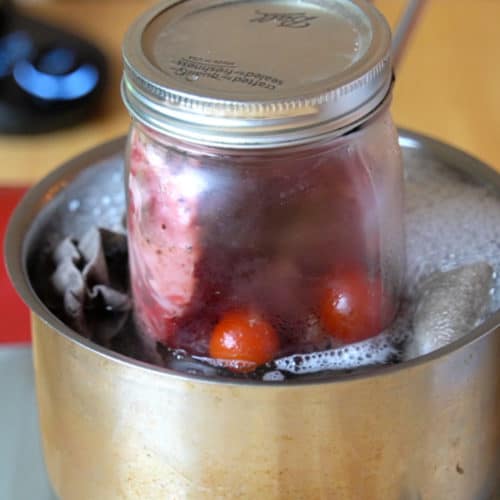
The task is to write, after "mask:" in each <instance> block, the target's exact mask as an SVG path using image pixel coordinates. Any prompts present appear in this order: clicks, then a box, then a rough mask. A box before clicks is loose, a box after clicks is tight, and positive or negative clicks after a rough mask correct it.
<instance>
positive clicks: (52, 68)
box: [37, 47, 77, 75]
mask: <svg viewBox="0 0 500 500" xmlns="http://www.w3.org/2000/svg"><path fill="white" fill-rule="evenodd" d="M76 58H77V55H76V54H75V52H74V51H73V50H70V49H67V48H64V47H56V48H55V49H52V50H48V51H47V52H45V54H42V56H41V57H40V59H39V61H38V64H37V68H38V70H39V71H41V72H42V73H47V74H49V75H64V74H66V73H69V72H70V71H71V70H72V69H73V68H74V66H75V62H76Z"/></svg>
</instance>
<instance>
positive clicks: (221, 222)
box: [128, 110, 404, 355]
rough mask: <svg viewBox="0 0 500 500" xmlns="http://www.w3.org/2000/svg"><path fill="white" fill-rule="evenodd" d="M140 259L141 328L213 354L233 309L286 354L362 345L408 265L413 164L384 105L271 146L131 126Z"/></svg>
mask: <svg viewBox="0 0 500 500" xmlns="http://www.w3.org/2000/svg"><path fill="white" fill-rule="evenodd" d="M129 141H130V146H129V151H130V156H129V172H128V182H129V216H128V230H129V243H130V265H131V273H132V280H131V281H132V284H133V291H134V301H135V311H136V317H137V319H138V321H139V324H140V327H141V329H142V331H143V332H144V333H145V334H146V335H148V336H149V337H151V338H152V339H154V340H156V341H159V342H162V343H165V344H167V345H169V346H171V347H182V348H184V349H186V350H187V351H188V352H192V353H196V354H201V355H206V354H208V351H209V343H210V336H211V332H212V331H213V330H214V328H215V326H216V325H217V323H218V322H219V321H221V319H222V318H224V315H226V314H227V313H229V312H231V311H251V312H252V313H254V314H256V315H258V316H259V317H262V318H265V320H266V321H267V322H268V323H269V324H270V325H272V327H273V329H274V330H275V331H276V333H277V335H278V336H279V348H278V350H277V352H276V353H274V354H275V355H277V354H278V353H279V354H283V353H290V352H304V351H305V350H311V349H318V348H323V347H325V346H327V345H329V344H331V343H332V342H334V343H337V342H355V341H358V340H363V339H365V338H368V337H370V336H373V335H376V334H377V333H379V332H380V331H381V330H382V329H384V328H385V327H386V326H387V325H388V324H389V323H390V322H391V320H392V319H393V317H394V314H395V310H396V306H397V300H398V296H399V292H400V289H401V284H402V276H403V269H404V238H403V224H402V217H403V208H402V170H401V159H400V154H399V148H398V145H397V135H396V132H395V129H394V127H393V125H392V122H391V120H390V117H389V114H388V111H387V110H381V111H380V112H379V113H378V114H377V115H376V116H375V117H373V118H372V119H371V120H370V121H369V122H368V123H366V124H365V125H363V126H362V127H360V128H359V129H358V130H356V131H354V132H351V133H350V134H347V135H345V136H343V137H340V138H336V139H333V140H330V141H328V140H327V141H322V142H318V143H312V144H307V145H302V146H297V147H288V148H277V149H273V150H264V151H244V152H242V151H234V150H222V149H214V148H207V147H195V146H193V145H186V144H182V143H181V142H179V141H173V140H168V138H166V137H164V136H162V135H160V134H158V133H155V132H153V131H152V130H149V129H147V128H146V127H144V126H142V125H140V124H139V123H137V122H136V123H134V126H133V127H132V130H131V133H130V136H129Z"/></svg>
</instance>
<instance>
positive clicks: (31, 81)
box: [12, 61, 99, 101]
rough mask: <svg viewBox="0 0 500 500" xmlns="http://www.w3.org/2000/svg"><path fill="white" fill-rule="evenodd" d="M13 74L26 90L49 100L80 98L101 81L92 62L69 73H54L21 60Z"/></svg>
mask: <svg viewBox="0 0 500 500" xmlns="http://www.w3.org/2000/svg"><path fill="white" fill-rule="evenodd" d="M12 74H13V76H14V80H15V81H16V82H17V84H18V85H19V86H20V87H21V88H22V89H23V90H24V91H25V92H27V93H29V94H31V95H34V96H35V97H38V98H40V99H46V100H47V101H57V100H60V101H69V100H73V99H79V98H81V97H83V96H85V95H87V94H89V93H90V92H92V91H93V90H94V89H95V87H96V86H97V83H98V82H99V72H98V70H97V68H96V67H95V66H94V65H92V64H84V65H83V66H79V67H78V68H76V69H75V70H73V71H72V72H71V73H68V74H67V75H54V74H48V73H46V72H42V71H39V70H38V69H36V68H35V66H34V65H33V64H32V63H30V62H28V61H19V62H18V63H17V64H16V65H15V66H14V71H13V72H12Z"/></svg>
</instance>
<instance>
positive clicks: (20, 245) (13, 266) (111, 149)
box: [4, 129, 500, 388]
mask: <svg viewBox="0 0 500 500" xmlns="http://www.w3.org/2000/svg"><path fill="white" fill-rule="evenodd" d="M399 142H400V145H401V146H402V147H403V148H407V149H420V150H425V151H428V152H432V153H433V154H434V155H435V156H437V157H438V158H439V159H440V160H441V161H443V162H444V163H446V164H448V166H450V167H452V168H455V169H458V170H460V171H462V172H464V173H466V174H467V175H469V176H470V177H473V178H474V179H475V180H478V181H480V182H482V183H487V184H489V185H492V186H493V187H494V188H495V189H497V190H498V191H499V192H500V174H499V173H497V172H496V171H495V170H494V169H492V168H490V167H488V166H487V165H486V164H485V163H483V162H482V161H481V160H479V159H477V158H475V157H473V156H471V155H469V154H468V153H465V152H464V151H461V150H459V149H457V148H455V147H453V146H451V145H449V144H446V143H443V142H440V141H438V140H436V139H433V138H431V137H429V136H426V135H422V134H419V133H416V132H412V131H409V130H406V129H399ZM124 144H125V137H124V136H121V137H118V138H116V139H113V140H111V141H107V142H105V143H102V144H100V145H98V146H96V147H94V148H92V149H90V150H87V151H84V152H83V153H80V154H79V155H77V156H75V157H73V158H72V159H70V160H68V161H66V162H65V163H63V164H62V165H61V166H60V167H58V168H56V169H55V170H53V171H52V172H51V173H50V174H49V175H47V176H46V177H44V178H43V179H42V180H40V181H39V182H38V183H37V184H35V185H34V186H33V187H32V188H31V189H30V190H29V191H28V192H27V193H26V194H25V195H24V197H23V198H22V200H21V202H20V203H19V204H18V205H17V207H16V208H15V210H14V212H13V214H12V216H11V218H10V220H9V224H8V227H7V231H6V236H5V240H4V251H5V252H4V254H5V263H6V267H7V272H8V274H9V277H10V280H11V282H12V283H13V285H14V287H15V289H16V290H17V292H18V294H19V295H20V296H21V298H22V300H23V301H24V302H25V304H26V305H27V306H28V307H29V308H30V310H31V312H32V313H34V314H36V315H37V316H38V317H39V318H40V319H41V320H42V321H44V322H45V323H46V324H47V325H48V326H50V327H51V328H52V329H53V330H55V331H56V332H57V333H58V334H60V335H62V336H63V337H65V338H66V339H67V340H69V341H70V342H72V343H73V344H74V345H77V346H79V347H82V348H83V349H85V350H87V351H90V352H92V353H94V354H96V355H98V356H99V357H103V358H105V359H107V360H109V361H112V362H116V363H119V364H123V365H126V366H128V367H134V368H136V369H140V370H146V371H147V372H151V373H154V374H157V375H160V376H165V377H167V376H168V377H174V378H176V379H180V380H185V381H191V382H193V381H196V382H202V383H207V384H223V385H236V386H248V385H250V386H259V387H266V386H271V387H274V388H276V387H280V386H281V387H290V386H304V385H306V386H307V385H318V384H340V383H346V382H351V381H355V380H359V379H366V378H373V377H382V376H388V375H392V374H395V373H396V372H400V371H405V370H408V369H412V368H418V367H422V366H424V365H426V364H428V363H432V362H434V361H436V360H439V359H443V358H446V357H447V356H451V355H452V354H454V353H456V352H457V351H459V350H461V349H463V348H465V347H466V346H468V345H472V344H474V343H475V342H477V341H479V340H480V339H482V338H483V337H486V336H487V335H490V334H494V333H495V332H497V333H498V332H500V310H498V311H496V312H494V313H493V314H492V315H491V316H490V317H489V318H488V319H487V320H486V321H484V322H483V323H482V324H481V325H479V326H478V327H476V328H474V329H473V330H472V331H471V332H469V333H468V334H466V335H464V336H463V337H461V338H460V339H458V340H456V341H454V342H451V343H450V344H447V345H446V346H444V347H442V348H440V349H437V350H435V351H433V352H431V353H429V354H426V355H424V356H420V357H418V358H414V359H412V360H409V361H405V362H403V363H398V364H395V365H390V366H387V365H379V366H372V367H369V368H364V369H362V370H359V371H354V372H352V373H345V372H344V373H336V374H335V375H332V377H324V378H322V379H321V380H316V379H313V380H311V379H307V378H306V379H304V380H301V379H300V378H296V379H292V380H286V381H284V382H283V381H281V382H272V381H270V382H262V381H260V380H248V379H229V378H227V379H226V378H222V377H220V378H211V377H206V376H203V375H194V374H188V373H181V372H178V371H174V370H171V369H169V368H165V367H161V366H156V365H152V364H149V363H146V362H143V361H139V360H137V359H134V358H130V357H128V356H125V355H122V354H119V353H117V352H115V351H112V350H111V349H108V348H106V347H103V346H100V345H99V344H96V343H94V342H92V341H91V340H89V339H87V338H85V337H83V336H82V335H80V334H79V333H77V332H76V331H75V330H73V329H72V328H70V327H69V326H67V325H66V324H65V323H64V322H63V321H61V320H60V319H59V318H57V316H55V315H54V314H53V313H52V312H51V311H50V310H49V309H48V308H47V307H46V306H45V305H44V303H43V302H42V301H41V299H40V298H39V297H38V295H37V294H36V293H35V291H34V289H33V287H32V286H31V283H30V280H29V277H28V272H27V266H26V256H27V248H26V245H25V238H26V235H27V233H28V231H29V229H30V227H31V224H32V222H33V220H34V219H35V218H36V215H37V214H38V213H39V211H40V210H41V209H42V208H43V207H44V206H45V205H46V204H47V203H48V202H49V201H50V200H51V199H52V198H54V196H56V195H57V194H58V193H59V192H60V191H61V190H63V189H64V188H65V187H66V186H67V185H68V184H69V183H70V182H71V181H72V180H73V179H74V178H75V177H76V176H77V175H78V174H79V173H80V172H81V171H83V170H85V169H86V168H88V167H89V166H91V165H93V164H94V162H97V161H100V160H102V159H103V158H104V157H109V156H112V155H113V154H117V153H118V152H119V151H121V150H123V148H124Z"/></svg>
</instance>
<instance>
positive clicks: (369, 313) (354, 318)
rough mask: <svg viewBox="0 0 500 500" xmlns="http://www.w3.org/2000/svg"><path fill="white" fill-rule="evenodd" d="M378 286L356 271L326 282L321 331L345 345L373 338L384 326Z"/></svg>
mask: <svg viewBox="0 0 500 500" xmlns="http://www.w3.org/2000/svg"><path fill="white" fill-rule="evenodd" d="M383 309H384V308H383V299H382V285H381V283H380V280H379V279H371V278H369V277H368V276H367V275H366V273H363V272H362V271H359V270H351V271H347V272H345V271H344V272H342V273H341V274H339V275H336V276H334V278H333V279H332V280H331V281H330V282H329V283H328V285H327V286H326V289H325V291H324V293H323V296H322V299H321V303H320V319H321V323H322V325H323V328H324V329H325V330H326V331H327V333H328V334H329V335H331V336H332V337H334V338H336V339H338V340H340V341H342V342H346V343H353V342H359V341H361V340H365V339H367V338H370V337H373V336H375V335H377V334H378V333H379V332H381V331H382V329H383V328H384V327H385V326H386V325H387V323H388V321H387V318H384V316H387V315H385V314H384V311H383Z"/></svg>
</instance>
